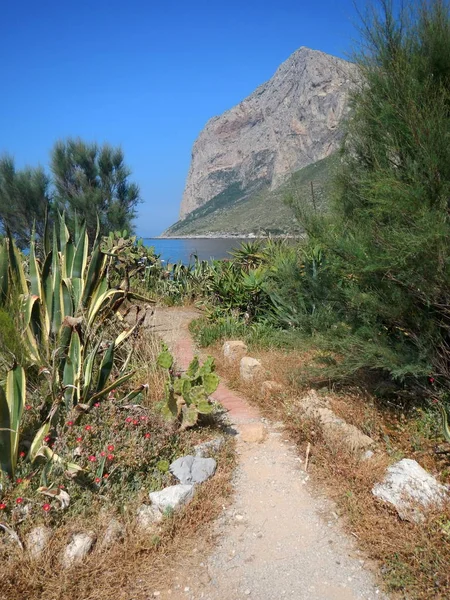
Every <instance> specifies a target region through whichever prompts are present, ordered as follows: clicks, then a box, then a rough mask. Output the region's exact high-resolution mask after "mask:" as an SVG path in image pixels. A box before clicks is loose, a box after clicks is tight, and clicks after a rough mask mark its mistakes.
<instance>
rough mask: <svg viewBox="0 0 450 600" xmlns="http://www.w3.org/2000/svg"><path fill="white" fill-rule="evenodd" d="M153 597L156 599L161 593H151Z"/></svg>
mask: <svg viewBox="0 0 450 600" xmlns="http://www.w3.org/2000/svg"><path fill="white" fill-rule="evenodd" d="M153 596H154V597H155V598H157V597H158V596H161V592H153Z"/></svg>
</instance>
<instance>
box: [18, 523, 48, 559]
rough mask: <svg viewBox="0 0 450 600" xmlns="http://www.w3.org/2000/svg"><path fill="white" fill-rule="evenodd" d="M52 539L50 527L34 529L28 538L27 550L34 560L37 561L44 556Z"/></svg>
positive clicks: (41, 526)
mask: <svg viewBox="0 0 450 600" xmlns="http://www.w3.org/2000/svg"><path fill="white" fill-rule="evenodd" d="M51 537H52V530H51V529H50V528H49V527H45V526H43V525H40V526H39V527H34V528H33V529H32V530H31V531H30V533H29V534H28V536H27V540H26V544H25V545H26V548H27V550H28V552H29V554H30V557H31V558H32V559H33V560H37V559H38V558H40V557H41V556H42V554H43V553H44V550H45V549H46V547H47V545H48V543H49V541H50V538H51Z"/></svg>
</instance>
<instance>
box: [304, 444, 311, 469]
mask: <svg viewBox="0 0 450 600" xmlns="http://www.w3.org/2000/svg"><path fill="white" fill-rule="evenodd" d="M310 451H311V444H310V443H309V442H308V445H307V446H306V458H305V473H306V471H307V470H308V460H309V453H310Z"/></svg>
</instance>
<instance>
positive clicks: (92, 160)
mask: <svg viewBox="0 0 450 600" xmlns="http://www.w3.org/2000/svg"><path fill="white" fill-rule="evenodd" d="M51 169H52V172H53V177H54V185H55V189H56V197H55V200H56V206H57V208H58V210H60V211H64V212H65V214H66V217H67V218H68V220H69V221H70V219H73V218H74V216H75V213H76V214H77V215H78V216H80V217H81V218H83V219H86V223H87V228H88V232H89V234H90V237H91V239H93V236H94V235H95V231H96V228H97V217H98V220H99V223H100V233H101V234H107V233H109V232H110V231H117V230H123V229H126V230H128V231H129V232H130V231H131V230H132V229H133V226H132V220H133V218H134V217H135V215H136V206H137V204H138V203H139V202H140V196H139V187H138V186H137V185H136V184H135V183H131V182H130V181H129V177H130V174H131V171H130V170H129V169H128V167H127V166H126V165H125V162H124V154H123V151H122V150H121V148H113V147H112V146H110V145H108V144H104V145H103V146H101V147H99V146H98V145H97V144H88V143H86V142H83V141H82V140H80V139H68V140H65V141H59V142H57V144H56V145H55V147H54V149H53V152H52V156H51Z"/></svg>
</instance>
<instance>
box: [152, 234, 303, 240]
mask: <svg viewBox="0 0 450 600" xmlns="http://www.w3.org/2000/svg"><path fill="white" fill-rule="evenodd" d="M269 237H270V238H276V239H278V238H286V239H296V238H302V237H304V234H302V233H299V234H298V235H293V234H288V233H283V234H277V235H274V234H266V235H256V234H254V233H239V234H231V233H220V234H217V235H215V234H207V233H204V234H198V235H195V234H193V235H158V236H153V237H143V238H142V239H143V240H233V239H237V240H239V239H241V240H258V239H267V238H269Z"/></svg>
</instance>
